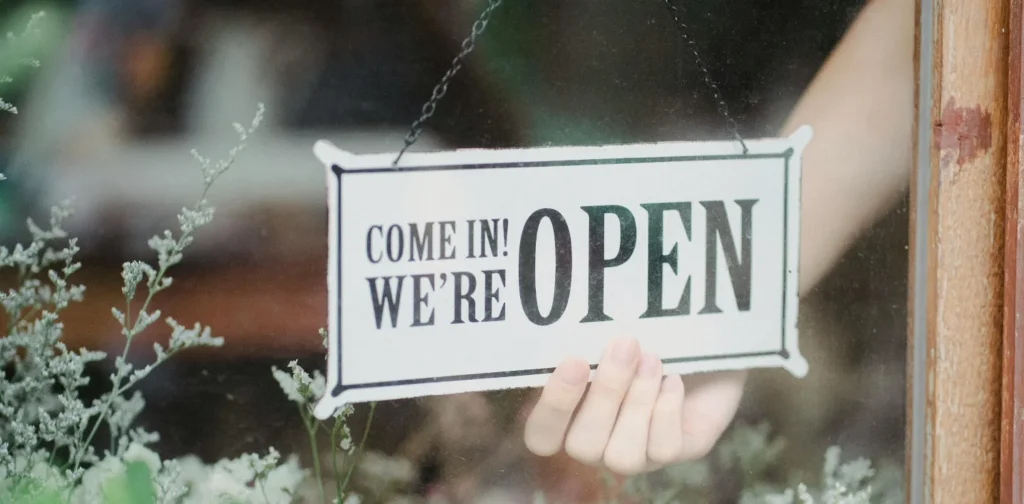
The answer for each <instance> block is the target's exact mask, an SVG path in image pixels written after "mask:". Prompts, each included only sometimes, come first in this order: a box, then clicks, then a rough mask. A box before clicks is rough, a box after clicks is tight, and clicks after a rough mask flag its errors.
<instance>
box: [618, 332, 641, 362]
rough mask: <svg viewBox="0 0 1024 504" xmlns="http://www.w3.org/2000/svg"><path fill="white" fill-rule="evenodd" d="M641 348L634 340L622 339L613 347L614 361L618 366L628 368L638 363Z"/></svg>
mask: <svg viewBox="0 0 1024 504" xmlns="http://www.w3.org/2000/svg"><path fill="white" fill-rule="evenodd" d="M639 352H640V346H639V345H638V344H637V342H636V340H635V339H633V338H621V339H619V340H617V341H616V342H615V344H614V345H612V360H613V361H615V363H616V364H619V365H622V366H628V365H630V364H632V363H633V362H635V361H636V358H637V354H638V353H639Z"/></svg>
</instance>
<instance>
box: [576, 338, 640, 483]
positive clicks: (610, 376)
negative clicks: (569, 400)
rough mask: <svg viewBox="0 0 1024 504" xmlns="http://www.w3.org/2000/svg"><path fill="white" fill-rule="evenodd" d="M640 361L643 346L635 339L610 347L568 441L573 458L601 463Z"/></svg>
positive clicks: (619, 342)
mask: <svg viewBox="0 0 1024 504" xmlns="http://www.w3.org/2000/svg"><path fill="white" fill-rule="evenodd" d="M639 360H640V345H639V344H638V343H637V341H636V340H635V339H633V338H622V339H618V340H616V341H614V342H613V343H612V344H611V345H609V347H608V350H607V351H606V352H605V356H604V358H602V359H601V363H600V364H599V365H598V367H597V373H596V374H595V376H594V381H593V383H591V384H590V390H589V391H588V392H587V397H586V398H585V399H583V405H582V406H580V411H579V413H577V414H576V419H575V420H574V421H573V423H572V427H570V428H569V435H568V436H567V437H566V439H565V451H566V452H567V453H568V454H569V455H570V456H572V457H573V458H575V459H576V460H579V461H580V462H584V463H587V464H596V463H598V462H600V461H601V458H602V457H603V456H604V448H605V446H607V444H608V436H609V435H611V433H612V427H613V426H614V425H615V418H616V417H617V416H618V414H619V406H621V405H622V399H623V397H625V395H626V391H627V390H629V385H630V383H631V382H632V381H633V375H634V374H635V373H636V367H637V361H639Z"/></svg>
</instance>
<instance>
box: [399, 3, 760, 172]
mask: <svg viewBox="0 0 1024 504" xmlns="http://www.w3.org/2000/svg"><path fill="white" fill-rule="evenodd" d="M501 2H502V0H487V7H486V8H485V9H484V10H483V12H481V13H480V17H479V18H478V19H477V20H476V22H474V23H473V29H472V31H471V32H470V34H469V37H467V38H466V39H465V40H463V41H462V50H461V51H460V52H459V54H458V55H457V56H455V59H453V60H452V65H451V67H450V68H449V69H448V71H447V72H445V74H444V76H443V77H442V78H441V82H439V83H438V84H437V86H435V87H434V91H433V93H432V94H431V96H430V99H429V100H427V102H426V103H424V104H423V108H422V109H421V114H420V117H419V118H418V119H416V121H414V122H413V123H412V126H411V127H410V128H409V132H408V133H407V134H406V135H405V146H404V147H402V150H400V151H399V152H398V156H396V157H395V161H394V163H392V166H397V165H398V162H399V161H400V160H401V159H402V155H403V154H405V151H407V150H408V149H409V147H412V145H413V144H414V143H416V140H418V139H419V136H420V133H421V132H422V130H423V124H424V123H425V122H426V121H427V119H430V117H431V116H433V115H434V112H435V111H436V110H437V104H438V102H440V101H441V98H443V97H444V95H445V93H447V92H448V85H449V84H450V83H451V80H452V78H453V77H455V74H456V73H457V72H458V71H459V70H460V69H461V68H462V63H463V61H464V60H465V58H466V56H467V55H469V53H470V52H472V51H473V49H475V48H476V39H477V38H478V37H479V36H480V35H481V34H483V32H484V30H486V29H487V23H488V22H490V20H491V16H492V15H493V14H494V10H495V9H497V7H498V6H499V5H501ZM664 2H665V5H666V6H667V7H668V9H669V14H670V15H671V16H672V19H673V20H674V21H675V23H676V28H677V29H678V31H679V34H680V35H681V36H682V37H683V40H685V41H686V43H687V44H688V45H689V47H690V51H691V52H692V53H693V57H694V59H695V60H696V63H697V68H698V69H699V70H700V72H701V73H702V74H703V77H704V83H705V84H707V86H708V88H710V89H711V92H712V94H713V95H714V98H715V103H716V105H717V106H718V112H719V113H720V114H722V117H724V118H725V120H726V122H727V123H728V126H729V130H730V131H731V132H732V134H733V136H734V137H735V138H736V140H738V141H739V142H740V145H741V146H742V147H743V154H747V153H748V152H749V151H748V149H747V143H746V142H744V141H743V137H742V136H740V132H739V127H738V126H737V125H736V121H735V120H733V118H732V116H731V115H729V107H728V106H727V105H726V104H725V99H723V98H722V93H721V91H720V90H719V89H718V86H717V85H716V84H715V81H714V80H712V78H711V72H710V71H709V70H708V67H707V65H706V64H705V63H704V60H703V59H702V58H701V57H700V53H699V52H698V51H697V44H696V42H694V40H693V38H692V37H690V36H689V34H688V33H687V32H688V31H689V30H690V28H689V27H688V26H687V25H686V23H685V22H683V20H682V17H681V15H680V12H679V8H678V7H676V6H675V5H674V4H673V3H672V2H671V0H664Z"/></svg>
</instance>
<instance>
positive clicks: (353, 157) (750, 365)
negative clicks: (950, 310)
mask: <svg viewBox="0 0 1024 504" xmlns="http://www.w3.org/2000/svg"><path fill="white" fill-rule="evenodd" d="M812 136H813V130H812V129H811V127H810V126H809V125H803V126H801V127H799V128H798V129H796V130H795V131H794V132H793V133H792V134H790V135H789V136H788V137H775V138H758V139H750V140H745V141H744V142H745V144H746V147H747V150H748V151H747V154H748V155H751V154H753V155H757V154H778V153H785V152H786V151H789V150H792V153H791V155H790V156H789V163H790V164H789V180H788V181H787V182H788V183H787V188H788V193H787V194H786V201H787V204H788V205H791V207H790V208H791V210H793V211H791V212H788V218H787V222H786V238H787V242H788V243H789V244H791V246H790V247H789V248H788V250H786V252H785V253H786V254H787V264H788V265H789V267H788V268H787V270H786V285H789V286H793V287H792V288H787V289H786V292H785V296H786V300H785V301H786V314H785V315H784V325H785V333H784V334H785V342H784V351H785V353H786V355H769V356H761V357H754V358H750V357H747V358H736V359H724V360H715V361H714V362H711V361H708V362H707V363H706V364H707V366H706V367H704V368H702V367H700V366H696V367H695V366H694V363H693V362H689V363H686V364H685V367H686V368H687V369H686V371H687V374H697V373H703V372H713V371H734V370H740V369H744V370H746V369H758V368H760V369H765V368H776V369H784V370H786V371H787V372H789V373H790V374H791V375H793V376H795V377H797V378H803V377H805V376H806V375H807V372H808V370H809V364H808V362H807V359H806V358H805V357H804V356H803V354H802V353H801V352H800V345H799V339H800V338H799V330H798V328H797V318H798V313H799V268H798V267H797V265H799V260H800V215H801V208H800V204H801V179H802V177H801V175H802V168H803V167H802V162H803V153H804V150H805V148H806V147H807V145H808V144H809V143H810V141H811V138H812ZM623 147H628V148H629V149H630V150H633V151H636V150H642V151H643V152H644V155H648V156H652V157H656V156H659V155H662V154H664V155H668V154H672V155H678V154H679V152H680V150H683V151H686V152H687V153H688V154H691V155H737V154H742V150H740V149H741V146H740V144H739V143H738V142H737V141H735V140H720V141H710V142H703V141H682V142H658V143H637V144H628V145H602V146H555V147H531V148H522V149H456V150H451V151H441V152H408V153H405V154H404V155H403V157H402V161H403V162H402V163H400V164H398V165H396V166H394V168H395V169H396V170H401V169H402V168H404V167H409V166H414V167H426V166H439V165H451V164H459V163H466V162H470V161H472V162H476V163H492V162H493V163H497V162H503V161H507V160H508V158H509V157H510V156H513V157H515V158H516V159H517V160H529V161H541V160H543V161H557V160H572V159H581V158H584V159H607V158H618V157H622V154H621V152H619V149H621V148H623ZM313 152H314V155H315V156H316V157H317V159H318V160H319V161H320V162H321V164H322V165H323V167H324V173H325V178H326V181H327V184H326V194H325V195H326V196H327V201H328V222H327V226H328V233H327V240H328V258H327V305H328V307H327V317H328V321H327V325H328V328H327V350H328V351H327V356H326V357H327V368H328V369H327V376H326V385H325V392H324V395H323V397H321V398H320V399H319V400H318V401H317V403H316V405H315V406H314V409H313V414H314V416H316V417H317V418H319V419H320V420H326V419H328V418H330V417H331V416H332V415H333V414H334V412H335V411H337V410H338V408H341V407H343V406H345V405H346V404H356V403H361V402H366V401H386V400H397V399H406V398H410V397H426V396H434V395H444V394H449V393H453V392H452V387H451V385H450V383H448V382H432V383H431V382H426V383H417V384H415V385H401V384H397V385H387V386H379V387H367V388H358V389H349V390H345V391H343V392H341V393H339V394H335V392H334V390H335V389H336V388H337V386H338V385H339V380H340V376H339V372H340V370H339V369H338V366H337V362H338V361H339V357H340V356H339V355H338V351H339V348H338V345H336V344H335V342H336V341H337V336H338V330H339V313H338V307H337V306H336V303H335V302H334V300H336V299H337V291H338V289H339V288H340V286H338V285H337V282H336V279H337V278H338V276H337V273H338V271H337V268H338V267H339V257H338V253H339V251H338V250H337V249H336V247H334V246H333V244H334V243H337V238H338V237H337V232H338V204H339V201H337V198H334V197H332V195H334V194H336V193H337V190H338V180H337V179H338V174H337V173H336V172H335V170H336V169H342V167H343V169H344V170H346V171H349V170H366V169H380V168H383V167H392V166H393V162H394V159H395V157H396V156H397V155H398V153H397V152H389V153H375V154H354V153H351V152H349V151H345V150H343V149H340V148H338V147H337V146H335V145H334V144H332V143H331V142H329V141H327V140H319V141H317V142H316V143H315V144H314V146H313ZM683 366H684V365H683V364H666V365H665V366H664V367H663V372H664V373H665V374H672V373H674V372H676V371H674V370H675V369H677V368H680V367H683ZM591 368H592V371H591V374H592V375H593V368H594V366H591ZM549 376H550V372H547V373H540V374H531V375H524V376H504V377H500V378H483V379H468V380H461V381H460V382H459V383H460V386H459V392H460V393H464V392H482V391H491V390H501V389H514V388H530V387H540V386H543V385H544V384H545V383H546V382H547V379H548V377H549ZM591 378H593V376H591ZM496 380H500V381H501V382H502V386H501V387H495V386H493V385H488V382H493V381H496ZM411 390H414V391H415V392H410V391H411Z"/></svg>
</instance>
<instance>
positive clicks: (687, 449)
mask: <svg viewBox="0 0 1024 504" xmlns="http://www.w3.org/2000/svg"><path fill="white" fill-rule="evenodd" d="M746 377H747V373H746V371H728V372H720V373H713V374H707V375H694V376H693V377H689V378H687V381H688V383H687V386H686V400H684V401H683V423H682V434H683V453H682V455H681V457H680V458H681V460H695V459H699V458H702V457H704V456H705V455H707V454H708V453H709V452H710V451H711V449H712V448H714V446H715V443H717V442H718V438H719V437H721V436H722V433H724V432H725V429H726V428H727V427H729V423H730V422H732V419H733V416H735V415H736V410H737V408H738V407H739V404H740V399H741V398H742V397H743V384H744V382H745V381H746Z"/></svg>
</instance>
